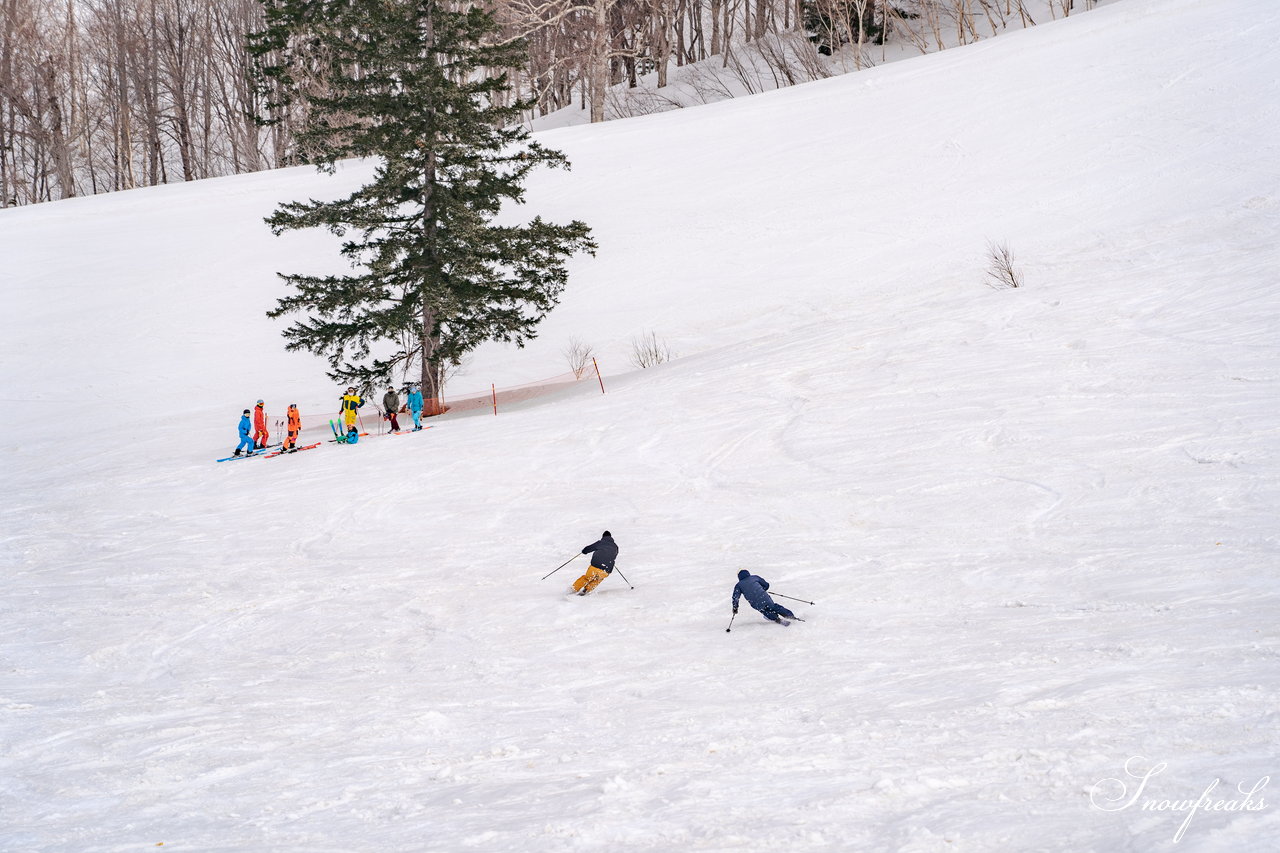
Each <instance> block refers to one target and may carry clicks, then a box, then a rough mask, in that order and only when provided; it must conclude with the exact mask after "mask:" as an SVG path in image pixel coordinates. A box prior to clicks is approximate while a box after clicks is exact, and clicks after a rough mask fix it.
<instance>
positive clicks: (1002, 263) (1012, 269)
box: [987, 242, 1022, 290]
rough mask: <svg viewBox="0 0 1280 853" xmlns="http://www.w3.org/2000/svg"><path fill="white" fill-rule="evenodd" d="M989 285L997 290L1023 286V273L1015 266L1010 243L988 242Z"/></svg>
mask: <svg viewBox="0 0 1280 853" xmlns="http://www.w3.org/2000/svg"><path fill="white" fill-rule="evenodd" d="M987 285H988V286H989V287H992V288H994V289H996V290H1008V289H1009V288H1012V287H1022V273H1021V272H1020V271H1019V270H1018V268H1017V267H1016V266H1014V263H1013V251H1012V250H1011V249H1010V248H1009V244H1008V243H995V242H988V243H987Z"/></svg>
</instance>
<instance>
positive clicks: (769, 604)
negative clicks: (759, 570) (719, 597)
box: [733, 569, 797, 625]
mask: <svg viewBox="0 0 1280 853" xmlns="http://www.w3.org/2000/svg"><path fill="white" fill-rule="evenodd" d="M767 589H769V582H768V581H767V580H765V579H764V578H762V577H760V576H759V575H753V574H751V572H749V571H747V570H746V569H743V570H742V571H740V572H738V582H737V583H736V584H735V585H734V587H733V612H734V613H737V612H738V597H739V596H741V597H742V598H745V599H746V600H747V604H750V605H751V606H752V607H754V608H755V609H756V610H759V611H760V612H761V613H762V614H764V618H766V619H768V620H770V621H772V622H777V623H778V624H779V625H790V624H791V623H790V622H788V621H787V620H788V619H795V618H797V617H796V615H795V614H794V613H792V612H791V611H790V610H788V609H787V608H785V607H783V606H782V605H781V604H778V603H777V602H776V601H774V600H773V599H772V598H770V597H769V593H768V592H766V590H767Z"/></svg>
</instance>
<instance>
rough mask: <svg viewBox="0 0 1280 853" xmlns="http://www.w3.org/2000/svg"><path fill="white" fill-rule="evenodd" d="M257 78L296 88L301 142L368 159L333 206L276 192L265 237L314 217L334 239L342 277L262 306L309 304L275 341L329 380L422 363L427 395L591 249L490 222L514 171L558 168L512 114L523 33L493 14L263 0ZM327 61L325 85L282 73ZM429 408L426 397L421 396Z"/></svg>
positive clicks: (418, 4) (413, 1) (506, 335)
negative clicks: (502, 33)
mask: <svg viewBox="0 0 1280 853" xmlns="http://www.w3.org/2000/svg"><path fill="white" fill-rule="evenodd" d="M263 3H264V6H265V11H266V27H265V29H264V30H263V31H262V32H260V33H257V34H255V36H254V38H253V42H252V49H253V52H254V53H255V55H256V56H257V57H258V60H257V61H258V64H259V69H258V70H259V72H260V79H264V80H269V81H273V83H274V84H275V91H284V92H285V93H286V95H288V96H290V97H294V98H305V99H306V103H305V107H306V114H307V116H308V119H307V123H306V126H305V127H304V128H303V129H302V131H301V133H300V135H299V140H298V142H299V150H300V151H301V152H304V155H305V156H306V157H307V158H308V159H309V160H311V161H312V162H314V163H316V164H317V165H319V166H320V167H321V168H324V169H326V170H328V171H332V170H333V168H334V166H335V164H336V163H337V162H338V161H339V160H342V159H345V158H351V157H372V158H375V162H376V168H375V170H374V174H373V179H372V181H371V182H370V183H368V184H367V185H365V186H363V187H361V188H360V189H358V190H356V191H355V192H353V193H351V194H350V195H349V196H347V197H345V198H341V199H338V200H336V201H315V200H311V201H307V202H292V203H288V204H284V205H281V206H280V207H279V208H278V209H277V210H276V212H275V213H274V214H273V215H272V216H271V217H270V218H269V219H268V220H267V222H268V224H269V225H270V226H271V228H272V230H273V231H274V232H275V233H276V234H280V233H282V232H284V231H287V230H291V229H300V228H314V227H323V228H327V229H329V230H331V231H333V232H334V233H335V234H338V235H341V236H342V237H343V238H344V241H343V244H342V249H341V251H342V254H343V255H345V256H346V257H347V258H349V259H350V261H351V262H352V266H353V269H354V270H355V272H354V273H353V274H350V275H329V276H314V275H288V274H281V277H282V278H283V279H285V280H286V281H287V282H289V284H290V285H292V287H293V292H291V293H290V295H288V296H286V297H285V298H283V299H281V300H280V301H279V303H278V304H277V306H276V308H275V309H274V310H273V311H271V312H269V316H272V317H281V316H284V315H292V314H304V315H305V318H304V319H301V320H299V321H298V322H296V323H294V325H292V326H291V327H289V328H288V329H286V330H285V332H284V336H285V338H286V339H287V340H288V343H287V345H286V346H287V348H288V349H306V350H310V351H312V352H316V353H319V354H322V355H325V356H326V357H327V358H328V360H329V364H330V366H331V367H332V368H333V369H332V371H331V373H330V375H331V376H332V377H333V378H334V379H337V380H341V381H350V382H353V383H355V384H357V385H359V386H361V387H364V388H369V387H372V385H373V384H374V383H376V382H380V381H385V380H387V379H389V378H391V377H393V376H394V375H395V374H396V373H397V372H404V371H406V370H410V369H412V367H414V366H418V367H420V370H421V380H422V392H423V395H424V396H425V397H427V398H428V400H429V401H430V400H432V399H439V398H440V396H441V389H442V385H443V381H444V377H445V370H446V368H447V367H448V366H449V365H456V364H457V363H458V361H459V359H460V358H461V356H462V355H463V354H465V353H466V352H468V351H469V350H471V349H473V348H475V347H476V346H477V345H479V344H480V343H482V342H484V341H488V340H500V341H507V342H514V343H516V344H517V345H523V343H524V342H525V341H526V340H528V339H529V338H531V337H533V336H534V334H536V331H535V329H536V326H537V324H538V322H539V321H540V320H541V319H542V318H543V317H544V316H545V315H546V313H547V312H548V311H549V310H550V309H551V308H552V307H554V305H555V304H556V302H557V300H558V298H559V294H560V292H561V291H562V290H563V288H564V286H565V283H566V280H567V272H566V269H565V261H566V260H567V258H568V257H569V256H571V255H572V254H574V253H575V252H579V251H586V252H594V250H595V248H596V247H595V243H594V242H592V240H591V239H590V236H589V235H590V229H589V228H588V227H587V226H586V225H585V224H583V223H582V222H579V221H574V222H572V223H570V224H568V225H555V224H552V223H549V222H544V221H543V220H542V218H541V217H536V218H534V219H533V220H532V221H530V222H528V223H526V224H523V225H513V224H505V225H500V224H495V218H496V216H497V214H498V212H499V210H500V209H502V208H503V206H504V205H508V206H509V205H512V204H517V203H520V202H522V201H523V195H524V190H523V187H522V184H523V182H524V179H525V176H526V175H527V174H528V173H529V172H530V170H532V169H534V168H535V167H537V166H540V165H547V166H553V167H555V166H559V167H566V168H567V166H568V162H567V160H566V159H565V158H564V156H563V155H561V154H560V153H559V152H556V151H551V150H548V149H546V148H543V147H542V146H541V145H539V144H538V143H536V142H533V141H532V140H531V139H530V138H529V135H528V133H527V132H526V131H525V129H524V128H523V127H522V126H520V124H519V118H520V111H521V110H522V109H525V108H527V106H528V105H527V104H525V103H523V102H520V101H518V100H514V99H511V98H510V93H509V92H508V91H507V89H508V81H507V71H508V70H509V69H513V68H516V67H519V64H520V62H521V60H522V49H523V48H522V45H520V44H519V43H513V42H502V41H499V40H498V39H497V38H496V33H497V26H496V24H495V22H494V20H493V18H492V16H491V15H490V14H489V13H487V12H485V11H484V10H483V9H481V8H479V7H478V6H476V5H474V4H472V3H467V2H454V1H453V0H263ZM315 57H322V58H323V61H324V63H325V65H326V66H327V69H326V73H325V75H324V78H325V79H324V80H323V85H320V86H314V85H313V86H308V87H305V91H304V87H302V86H298V85H296V84H295V80H296V79H297V77H296V76H295V75H294V70H295V69H297V68H299V67H303V66H307V67H310V68H314V65H315ZM429 405H430V403H429Z"/></svg>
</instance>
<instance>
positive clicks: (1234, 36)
mask: <svg viewBox="0 0 1280 853" xmlns="http://www.w3.org/2000/svg"><path fill="white" fill-rule="evenodd" d="M1278 42H1280V7H1277V5H1276V4H1275V3H1274V2H1272V0H1223V2H1219V3H1214V4H1207V3H1203V2H1199V0H1160V2H1156V0H1127V2H1122V3H1116V4H1114V5H1110V6H1105V7H1103V8H1100V9H1097V10H1094V11H1092V12H1090V13H1089V14H1087V15H1082V16H1077V17H1072V18H1070V19H1068V20H1064V21H1059V22H1056V23H1053V24H1048V25H1043V26H1040V27H1038V28H1035V29H1033V30H1029V31H1026V32H1022V33H1015V34H1011V35H1007V36H1004V37H1001V38H1000V39H997V40H992V41H988V42H983V43H980V44H978V45H976V46H973V47H968V48H962V49H957V50H952V51H947V52H946V53H941V54H936V55H931V56H927V57H922V58H920V59H916V60H912V61H907V62H901V63H896V64H893V65H892V66H889V67H881V68H877V69H874V70H871V71H867V72H863V73H859V74H855V75H849V76H845V77H840V78H834V79H830V80H826V81H822V82H819V83H814V84H810V85H805V86H800V87H796V88H793V89H787V90H784V91H778V92H774V93H770V94H766V95H761V96H757V97H752V98H745V99H741V100H737V101H733V102H728V103H723V104H718V105H714V106H709V107H705V108H700V109H696V110H683V111H678V112H675V113H667V114H663V115H658V116H653V117H650V118H647V119H639V120H629V121H620V122H614V123H610V124H608V125H606V126H592V127H577V128H567V129H563V130H558V131H551V132H547V133H545V134H543V135H542V136H541V138H542V140H543V141H544V142H545V143H547V144H548V145H551V146H552V147H556V148H559V149H561V150H563V151H564V152H565V153H566V154H567V155H568V156H569V158H570V159H571V161H572V162H573V165H574V169H573V171H572V172H570V173H565V172H549V173H546V174H544V175H540V176H539V177H538V178H537V180H535V181H533V182H532V183H531V185H530V193H529V204H528V206H527V208H526V211H527V213H528V214H529V215H532V214H533V213H540V214H542V215H544V216H546V217H548V218H550V219H553V220H559V221H565V220H568V219H572V218H580V219H583V220H584V221H586V222H588V223H589V224H590V225H591V226H592V227H593V228H594V229H595V233H596V236H597V239H598V240H599V243H600V251H599V254H598V256H597V257H595V258H589V257H581V258H578V259H576V260H575V261H574V262H573V277H572V283H571V286H570V288H569V290H568V291H567V292H566V294H565V297H564V299H563V301H562V303H561V306H560V307H559V308H558V309H557V310H556V311H555V312H554V313H553V314H552V315H551V316H550V317H549V318H548V320H547V321H546V322H545V323H544V325H543V327H542V334H541V336H540V337H539V339H538V340H537V341H535V342H533V343H532V344H531V345H530V346H529V347H527V348H526V349H523V350H516V349H513V348H507V347H501V346H496V345H495V346H492V347H488V348H485V349H482V350H481V351H479V352H478V353H477V354H476V356H475V358H474V360H473V361H472V362H471V363H470V364H469V365H468V366H467V369H466V372H465V373H464V374H462V375H461V376H459V377H457V378H456V379H454V380H453V383H452V385H451V388H456V389H457V390H458V391H459V392H463V391H471V390H476V391H482V390H487V389H488V388H489V387H490V384H491V383H493V384H496V385H497V386H498V387H499V388H501V387H503V386H504V385H511V384H516V383H520V382H525V381H531V380H535V379H538V378H540V377H544V376H549V375H552V374H556V373H560V372H563V371H564V370H565V369H567V368H566V366H565V363H564V360H563V358H562V356H561V350H562V349H563V348H564V347H565V346H566V344H567V343H568V341H569V339H570V338H573V337H576V338H579V339H581V340H582V341H583V342H585V343H588V344H590V345H592V346H594V348H595V351H596V353H597V355H598V358H599V361H600V364H601V367H602V369H603V372H604V382H605V387H606V391H607V393H605V394H601V393H600V388H599V386H598V384H592V383H583V384H581V385H580V386H576V387H573V388H571V389H569V390H567V391H563V392H560V393H558V394H554V395H548V396H545V397H542V398H539V399H536V400H533V401H529V402H526V403H522V404H520V405H516V406H511V407H508V408H507V409H505V410H503V411H501V412H500V413H499V415H498V416H497V417H494V416H493V414H492V412H490V413H488V414H483V413H479V414H476V413H471V414H466V415H459V414H457V413H455V414H453V415H446V416H445V417H443V418H439V419H436V420H435V421H434V423H433V428H432V429H430V430H427V431H425V432H421V433H417V434H414V435H409V436H396V437H381V436H378V435H377V434H376V433H377V430H378V427H377V425H376V424H374V423H370V424H369V426H370V431H371V432H373V433H374V435H372V436H370V437H369V438H368V439H367V440H365V441H362V442H361V443H360V444H359V445H357V446H355V447H340V446H338V445H332V444H327V445H323V446H322V447H320V448H319V449H317V450H314V451H310V452H306V453H301V454H297V455H295V456H289V457H282V458H278V459H265V460H264V459H254V460H249V461H241V462H232V463H224V464H216V463H215V462H214V461H213V460H214V459H215V458H217V457H220V456H225V455H226V454H227V453H229V452H230V450H231V449H232V447H233V446H234V444H235V425H236V421H237V420H238V418H239V415H240V412H241V410H242V409H244V408H246V407H250V406H252V405H253V402H254V401H255V400H256V399H258V398H263V399H265V400H266V401H267V407H268V410H269V411H270V412H271V413H272V414H273V416H280V415H282V414H283V411H284V408H285V406H286V405H287V404H288V403H290V402H297V403H298V404H299V405H300V406H302V407H303V408H304V410H305V411H307V412H308V413H309V415H311V416H312V417H314V418H316V419H320V420H322V419H323V418H324V417H327V416H329V415H331V414H332V413H334V412H336V410H337V388H336V386H335V385H334V384H333V383H331V382H330V381H329V380H328V379H327V378H326V377H325V375H324V365H323V363H322V362H321V361H319V360H318V359H317V358H315V357H313V356H311V355H308V354H299V353H286V352H284V351H283V348H282V340H281V338H280V330H281V329H282V328H283V326H284V325H285V323H284V321H280V320H270V319H268V318H266V317H265V316H264V312H265V311H266V310H267V309H269V308H270V307H272V305H273V304H274V302H275V300H276V299H277V298H279V297H280V296H281V295H282V293H283V292H284V291H283V285H282V283H281V282H280V281H279V280H278V279H276V277H275V275H274V273H275V272H276V271H290V272H297V271H302V270H326V269H333V270H338V269H341V268H342V267H341V265H340V263H339V261H337V260H336V259H335V258H336V256H335V255H334V253H333V242H332V238H331V237H329V236H327V235H324V234H305V235H297V234H295V235H289V236H286V237H282V238H275V237H272V236H271V234H270V233H269V231H268V229H267V228H266V226H265V225H264V224H263V223H262V218H263V217H264V216H266V215H267V214H268V213H269V212H270V211H271V210H272V208H273V207H274V206H275V205H276V204H278V203H280V202H282V201H286V200H291V199H301V198H306V197H309V196H313V195H317V196H323V195H325V194H330V195H337V194H338V193H340V192H342V191H343V190H344V189H346V188H350V187H353V186H356V185H357V184H358V182H359V181H360V180H361V178H362V177H363V176H364V175H366V174H367V170H368V166H367V164H355V163H353V164H349V165H348V166H346V167H345V168H343V169H341V170H339V172H338V174H337V175H336V176H334V177H332V178H330V177H325V176H322V175H318V174H316V173H315V172H313V171H311V170H309V169H295V170H284V171H279V172H274V173H270V174H261V175H250V176H241V177H235V178H227V179H221V180H214V181H205V182H200V183H196V184H189V185H182V186H168V187H161V188H155V189H147V190H138V191H132V192H126V193H118V194H114V195H110V196H100V197H95V198H87V199H75V200H70V201H67V202H60V203H55V204H46V205H40V206H38V207H32V208H26V209H15V210H8V211H3V212H0V259H2V261H0V281H2V282H3V304H4V309H3V312H2V316H0V375H2V376H3V383H4V384H3V391H2V393H0V396H2V397H3V398H4V402H5V405H6V406H7V409H8V412H9V415H10V418H9V423H8V430H7V441H6V442H5V447H4V449H3V451H0V453H2V454H3V457H2V458H3V470H4V478H5V484H6V488H5V494H6V497H7V500H6V501H5V504H4V506H3V507H2V508H0V542H2V543H3V545H2V546H0V578H2V580H0V584H2V586H0V590H2V596H0V742H2V743H3V749H0V849H3V850H5V851H77V853H80V851H137V850H142V849H157V847H158V846H159V845H163V849H166V850H192V851H248V850H255V851H257V850H283V851H461V850H476V851H516V850H521V851H527V850H537V851H603V850H655V851H656V850H661V851H675V850H714V851H721V850H723V851H729V850H742V851H747V850H752V851H754V850H788V851H792V850H801V851H829V850H851V851H854V850H856V851H886V850H904V851H942V850H945V851H1025V850H1055V851H1056V850H1063V851H1065V850H1070V851H1117V850H1130V851H1148V850H1150V851H1158V850H1173V849H1178V850H1189V851H1226V850H1231V851H1271V850H1277V849H1280V842H1277V840H1276V839H1277V838H1278V837H1280V804H1277V803H1276V802H1275V800H1276V799H1277V797H1280V790H1278V789H1277V787H1276V786H1277V785H1280V780H1277V782H1276V783H1274V784H1271V783H1270V777H1272V776H1274V775H1277V774H1278V773H1280V750H1277V743H1278V741H1280V738H1278V735H1280V710H1278V709H1280V690H1278V689H1277V688H1278V686H1280V637H1278V634H1277V621H1276V614H1277V607H1278V606H1280V594H1278V593H1280V577H1278V574H1280V572H1278V566H1280V539H1278V536H1280V521H1278V520H1277V510H1276V508H1277V506H1280V479H1278V477H1277V475H1278V474H1280V456H1278V451H1280V426H1278V424H1277V416H1278V415H1280V393H1278V392H1280V360H1278V358H1277V357H1278V356H1280V334H1278V333H1280V286H1278V285H1280V281H1278V273H1280V248H1278V241H1277V235H1278V234H1280V168H1278V167H1277V163H1280V145H1278V144H1277V133H1276V131H1277V128H1280V82H1278V81H1280V54H1277V52H1276V49H1275V45H1276V44H1277V43H1278ZM522 215H523V214H522ZM988 241H996V242H1002V241H1003V242H1006V243H1007V245H1008V246H1009V247H1010V248H1011V249H1012V250H1013V251H1014V253H1015V257H1016V261H1017V264H1018V266H1019V267H1020V268H1021V270H1022V272H1023V274H1024V276H1025V286H1024V287H1023V288H1021V289H1018V290H996V289H992V288H989V287H987V286H986V285H985V284H984V270H985V267H986V260H985V251H986V245H987V243H988ZM649 332H652V333H654V334H655V335H656V336H657V337H658V338H659V339H660V340H661V341H663V342H665V343H666V344H667V345H669V347H670V348H671V350H672V351H673V352H674V353H675V354H676V356H678V357H677V358H676V359H674V360H673V361H671V362H669V363H667V364H664V365H661V366H659V367H654V368H650V369H647V370H637V369H634V368H632V367H631V366H630V365H629V364H628V354H629V352H630V345H631V340H632V338H634V337H636V336H639V335H643V334H647V333H649ZM326 432H327V426H326V427H324V428H323V430H321V429H319V428H316V427H315V426H308V432H307V433H304V436H303V438H304V439H307V438H311V439H313V440H320V439H322V438H323V437H324V433H326ZM606 528H607V529H609V530H611V531H612V532H613V534H614V535H615V537H616V538H617V540H618V542H619V544H620V546H621V555H620V558H619V563H618V565H619V568H620V569H621V572H622V573H623V574H625V577H626V580H625V581H624V580H623V579H622V577H620V576H619V574H617V573H615V574H614V575H613V576H612V577H611V578H610V579H609V580H607V581H605V583H604V584H603V585H602V586H601V587H600V589H599V590H598V591H597V592H596V593H595V594H594V595H593V596H591V597H588V598H577V597H567V596H565V595H564V589H565V588H566V587H567V585H568V584H569V582H570V581H572V579H573V578H574V577H575V576H576V575H577V574H578V573H580V572H581V571H582V570H583V569H584V568H585V564H586V560H585V558H578V559H575V560H574V561H573V562H571V563H570V564H569V566H567V567H566V568H565V569H563V570H562V571H560V572H559V573H557V574H555V575H552V576H551V577H550V578H549V579H547V580H541V578H542V577H543V576H544V575H545V574H547V573H548V572H549V571H551V570H552V569H553V568H555V567H556V566H557V565H559V564H560V563H562V562H564V561H565V560H568V559H569V558H570V557H572V556H573V555H574V554H575V553H576V552H577V551H578V549H580V548H581V547H582V546H584V545H586V544H588V543H590V542H592V541H593V540H594V539H596V538H597V537H598V536H599V534H600V532H601V531H602V530H604V529H606ZM744 567H745V568H748V569H751V570H752V571H754V572H756V573H758V574H760V575H762V576H764V577H765V578H766V579H768V580H769V581H770V582H771V583H772V584H773V590H774V591H776V592H779V593H782V594H784V595H790V596H795V597H797V598H803V599H805V600H807V601H814V602H816V604H815V605H813V606H810V605H807V604H799V603H798V602H795V601H784V603H786V604H789V605H793V606H794V607H795V609H796V612H797V613H798V614H799V615H800V616H801V617H803V618H804V619H806V620H807V621H805V622H804V623H802V624H795V625H792V626H790V627H786V628H784V627H781V626H777V625H774V624H770V623H768V622H765V621H764V620H763V619H761V618H760V617H759V615H758V614H756V613H754V612H753V611H751V610H749V609H747V608H745V607H744V609H743V611H742V612H741V613H739V615H738V617H737V619H736V620H735V621H734V622H733V625H732V631H731V632H729V633H726V631H725V628H726V627H729V617H730V611H729V597H730V592H731V589H732V585H733V583H734V580H735V575H736V573H737V571H738V569H739V568H744ZM632 586H634V588H631V587H632ZM1269 784H1270V787H1268V785H1269ZM1192 802H1195V803H1197V804H1196V805H1195V806H1190V805H1189V803H1192ZM1215 802H1216V803H1218V804H1219V805H1218V807H1216V808H1215V807H1214V803H1215ZM1223 803H1225V804H1226V805H1225V806H1223V805H1222V804H1223Z"/></svg>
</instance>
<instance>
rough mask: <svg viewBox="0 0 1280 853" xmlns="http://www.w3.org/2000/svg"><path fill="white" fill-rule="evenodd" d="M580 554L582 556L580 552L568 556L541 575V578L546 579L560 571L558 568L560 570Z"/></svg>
mask: <svg viewBox="0 0 1280 853" xmlns="http://www.w3.org/2000/svg"><path fill="white" fill-rule="evenodd" d="M581 556H582V555H581V554H574V555H573V556H572V557H570V558H569V559H567V560H565V561H564V562H563V563H561V564H560V565H558V566H556V567H555V568H554V569H552V570H551V571H549V572H547V573H546V574H545V575H543V576H542V579H543V580H546V579H547V578H549V577H551V576H552V575H554V574H555V573H556V572H558V571H560V570H561V569H563V568H564V567H565V566H567V565H569V564H570V563H572V562H573V561H574V560H576V559H578V558H579V557H581Z"/></svg>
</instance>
